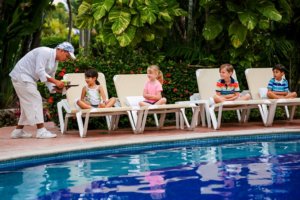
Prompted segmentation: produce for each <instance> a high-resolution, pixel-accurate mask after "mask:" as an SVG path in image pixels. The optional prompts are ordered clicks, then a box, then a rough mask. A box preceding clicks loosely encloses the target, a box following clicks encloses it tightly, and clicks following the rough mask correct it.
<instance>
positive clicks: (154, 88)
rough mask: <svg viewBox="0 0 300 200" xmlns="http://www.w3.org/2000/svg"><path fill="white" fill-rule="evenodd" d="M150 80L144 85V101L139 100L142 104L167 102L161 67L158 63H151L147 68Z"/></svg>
mask: <svg viewBox="0 0 300 200" xmlns="http://www.w3.org/2000/svg"><path fill="white" fill-rule="evenodd" d="M147 75H148V79H149V80H148V81H147V82H146V84H145V87H144V93H143V97H144V98H145V100H144V101H141V102H139V105H140V106H148V105H153V104H155V105H162V104H165V103H166V102H167V99H166V98H164V97H162V94H161V93H162V91H163V88H162V83H163V76H162V72H161V71H160V70H159V67H158V66H156V65H151V66H149V67H148V68H147Z"/></svg>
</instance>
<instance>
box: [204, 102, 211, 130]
mask: <svg viewBox="0 0 300 200" xmlns="http://www.w3.org/2000/svg"><path fill="white" fill-rule="evenodd" d="M204 107H205V108H204V110H205V114H206V121H207V127H208V128H211V115H210V110H209V103H208V101H207V102H206V103H205V104H204Z"/></svg>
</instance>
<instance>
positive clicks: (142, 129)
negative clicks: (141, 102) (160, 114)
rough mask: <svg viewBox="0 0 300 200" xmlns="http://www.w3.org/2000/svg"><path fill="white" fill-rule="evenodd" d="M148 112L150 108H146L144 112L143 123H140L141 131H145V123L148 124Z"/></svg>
mask: <svg viewBox="0 0 300 200" xmlns="http://www.w3.org/2000/svg"><path fill="white" fill-rule="evenodd" d="M148 112H149V110H148V109H147V110H144V112H143V114H142V123H141V125H140V128H139V133H143V132H144V130H145V125H146V121H147V116H148Z"/></svg>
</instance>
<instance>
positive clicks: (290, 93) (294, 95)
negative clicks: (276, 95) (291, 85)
mask: <svg viewBox="0 0 300 200" xmlns="http://www.w3.org/2000/svg"><path fill="white" fill-rule="evenodd" d="M296 97H297V93H296V92H289V93H288V94H287V95H286V96H285V98H287V99H293V98H296Z"/></svg>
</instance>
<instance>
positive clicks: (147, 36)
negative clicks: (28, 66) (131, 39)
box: [143, 29, 155, 42]
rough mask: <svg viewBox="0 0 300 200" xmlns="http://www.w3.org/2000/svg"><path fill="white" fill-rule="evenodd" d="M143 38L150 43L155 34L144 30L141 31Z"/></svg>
mask: <svg viewBox="0 0 300 200" xmlns="http://www.w3.org/2000/svg"><path fill="white" fill-rule="evenodd" d="M143 38H144V40H145V41H147V42H150V41H152V40H154V39H155V34H154V33H152V32H151V31H149V30H147V29H146V30H144V31H143Z"/></svg>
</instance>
